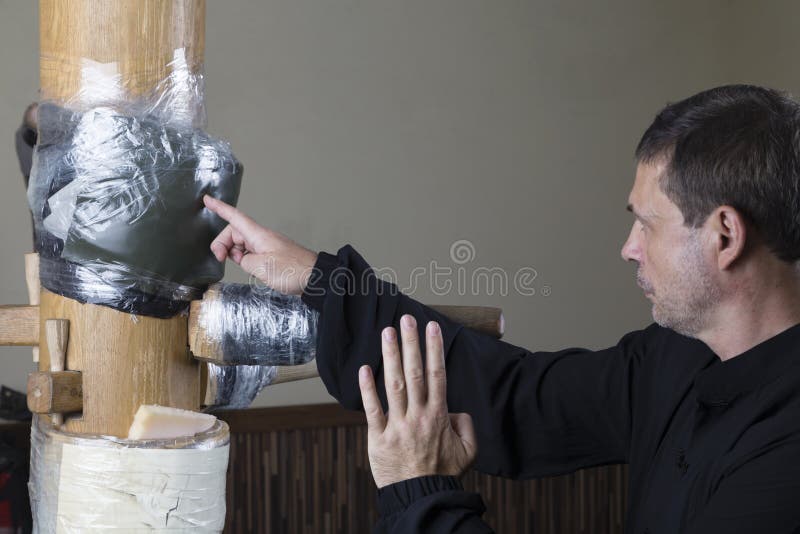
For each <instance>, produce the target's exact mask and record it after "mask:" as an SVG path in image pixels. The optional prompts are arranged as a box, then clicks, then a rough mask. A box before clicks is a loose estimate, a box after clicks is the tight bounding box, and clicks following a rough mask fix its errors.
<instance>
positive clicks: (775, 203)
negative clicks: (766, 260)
mask: <svg viewBox="0 0 800 534" xmlns="http://www.w3.org/2000/svg"><path fill="white" fill-rule="evenodd" d="M659 158H665V161H666V162H667V168H666V172H665V173H664V174H663V175H662V176H661V177H660V181H659V186H660V188H661V190H662V191H663V192H664V194H666V195H667V197H669V199H670V200H672V202H674V203H675V204H676V205H677V206H678V208H679V209H680V210H681V213H683V219H684V224H685V225H686V226H689V227H693V228H696V227H698V226H700V225H702V224H703V223H704V222H705V220H706V219H707V218H708V216H709V215H710V214H711V212H712V211H714V210H715V209H716V208H717V207H719V206H722V205H729V206H732V207H733V208H735V209H736V210H737V211H739V212H740V213H741V214H742V215H743V216H744V217H745V218H746V219H747V220H748V222H749V223H750V224H751V225H752V226H753V227H754V228H755V229H756V231H757V232H758V234H759V235H760V236H761V239H762V240H763V241H764V243H765V244H766V246H767V247H768V248H769V249H770V250H771V251H772V252H773V253H774V254H775V255H777V256H778V257H779V258H780V259H782V260H784V261H794V260H797V259H800V105H798V103H797V102H795V101H794V100H793V99H792V98H791V97H790V96H789V95H787V94H786V93H782V92H780V91H776V90H774V89H768V88H765V87H757V86H753V85H726V86H722V87H717V88H714V89H709V90H707V91H703V92H701V93H698V94H696V95H694V96H691V97H689V98H687V99H685V100H681V101H680V102H677V103H674V104H669V105H667V106H666V107H665V108H664V109H663V110H662V111H661V112H660V113H659V114H658V115H657V116H656V118H655V120H654V121H653V123H652V124H651V125H650V127H648V128H647V131H645V133H644V135H643V136H642V139H641V141H639V145H638V147H637V148H636V160H637V162H639V163H653V162H654V161H657V160H658V159H659Z"/></svg>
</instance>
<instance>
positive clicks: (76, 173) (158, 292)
mask: <svg viewBox="0 0 800 534" xmlns="http://www.w3.org/2000/svg"><path fill="white" fill-rule="evenodd" d="M84 62H85V65H84V66H83V71H82V72H83V75H84V82H85V83H84V84H83V86H84V87H86V88H87V89H86V90H81V91H79V93H78V95H77V96H76V97H75V100H74V101H71V102H56V103H54V102H42V103H41V104H40V105H39V109H38V123H39V139H38V145H37V147H36V151H35V153H34V161H33V168H32V171H31V180H30V184H29V187H28V202H29V205H30V207H31V210H32V212H33V219H34V234H35V242H36V249H37V252H39V254H40V257H41V261H42V269H41V272H40V277H41V282H42V285H43V286H44V287H45V288H47V289H48V290H50V291H52V292H55V293H58V294H61V295H64V296H67V297H70V298H73V299H76V300H79V301H81V302H90V303H93V304H101V305H106V306H110V307H113V308H115V309H118V310H122V311H126V312H129V313H136V314H142V315H150V316H155V317H169V316H172V315H175V314H176V313H178V312H181V311H183V310H185V309H186V308H187V306H188V302H189V301H190V300H193V299H197V298H200V296H201V294H202V291H203V290H204V289H205V287H207V286H208V285H209V284H211V283H213V282H216V281H218V280H220V279H221V278H222V276H223V274H224V264H222V263H220V262H218V261H217V260H216V259H215V258H214V256H213V254H212V253H211V251H210V250H209V245H210V243H211V241H212V240H213V239H214V237H215V236H216V235H217V234H218V233H219V232H220V231H221V230H222V229H223V228H224V227H225V222H224V221H223V220H222V219H220V218H219V217H218V216H216V215H215V214H213V213H211V212H210V211H208V210H207V209H205V207H204V206H203V202H202V197H203V195H205V194H209V195H211V196H214V197H216V198H219V199H221V200H224V201H225V202H228V203H231V204H235V203H236V201H237V199H238V195H239V189H240V185H241V177H242V165H241V164H240V163H239V161H238V160H237V159H236V158H235V156H234V155H233V153H232V151H231V149H230V146H229V145H228V144H227V143H226V142H225V141H222V140H220V139H216V138H214V137H212V136H210V135H208V134H207V133H205V132H204V131H203V130H202V129H201V128H202V126H203V124H204V109H203V105H202V103H203V78H202V74H199V73H193V72H191V71H190V70H189V68H188V67H187V64H186V61H185V58H184V56H183V53H182V50H178V51H176V52H175V57H174V58H173V61H172V63H171V64H170V66H169V69H168V72H169V74H168V75H167V77H166V78H165V79H164V80H162V81H161V83H159V84H158V86H157V87H156V89H155V90H154V91H152V92H151V93H149V94H147V95H146V96H144V97H141V98H137V99H135V100H127V99H125V98H124V95H123V93H122V90H121V89H120V88H121V87H122V85H121V83H120V80H119V79H118V78H119V75H118V74H116V70H115V67H114V64H99V63H96V62H93V61H89V60H84Z"/></svg>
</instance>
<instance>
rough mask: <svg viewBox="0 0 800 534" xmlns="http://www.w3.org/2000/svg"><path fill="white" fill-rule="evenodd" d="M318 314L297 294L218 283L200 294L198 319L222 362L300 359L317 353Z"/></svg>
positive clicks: (290, 361)
mask: <svg viewBox="0 0 800 534" xmlns="http://www.w3.org/2000/svg"><path fill="white" fill-rule="evenodd" d="M318 319H319V314H318V313H317V311H316V310H313V309H311V308H309V307H308V306H306V305H305V304H304V303H303V301H302V300H301V299H300V297H297V296H293V295H284V294H282V293H279V292H277V291H274V290H272V289H269V288H265V287H258V286H252V285H247V284H217V285H215V286H212V287H211V288H210V289H209V291H208V292H206V295H205V297H204V298H203V301H202V305H201V309H200V316H199V318H198V325H199V327H200V329H201V330H202V331H203V333H204V336H205V340H206V343H207V345H208V346H211V347H212V349H211V350H212V352H214V353H215V354H217V355H218V356H220V358H219V359H214V362H215V363H218V364H220V365H262V366H273V365H300V364H304V363H307V362H309V361H311V360H313V359H314V356H315V354H316V342H317V321H318ZM198 356H200V357H203V355H202V354H201V355H198Z"/></svg>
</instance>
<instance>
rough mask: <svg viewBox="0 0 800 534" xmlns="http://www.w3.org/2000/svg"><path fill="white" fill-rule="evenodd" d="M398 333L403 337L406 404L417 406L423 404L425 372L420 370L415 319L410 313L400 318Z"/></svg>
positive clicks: (420, 359) (424, 398) (424, 397)
mask: <svg viewBox="0 0 800 534" xmlns="http://www.w3.org/2000/svg"><path fill="white" fill-rule="evenodd" d="M400 334H401V337H402V338H403V374H404V375H405V377H406V389H407V390H408V406H409V407H418V406H422V405H423V404H425V400H426V398H427V394H426V393H425V374H424V372H423V371H422V356H421V355H420V348H419V333H418V332H417V321H416V320H415V319H414V317H413V316H411V315H403V316H402V317H401V318H400Z"/></svg>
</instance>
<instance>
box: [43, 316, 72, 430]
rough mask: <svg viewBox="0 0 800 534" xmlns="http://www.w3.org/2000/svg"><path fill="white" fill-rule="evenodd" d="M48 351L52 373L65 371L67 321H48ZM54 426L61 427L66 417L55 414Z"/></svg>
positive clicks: (67, 338)
mask: <svg viewBox="0 0 800 534" xmlns="http://www.w3.org/2000/svg"><path fill="white" fill-rule="evenodd" d="M44 328H45V336H46V339H47V350H48V351H49V352H50V371H52V372H57V371H63V370H64V366H65V365H66V363H67V343H68V342H69V321H68V320H67V319H48V320H47V321H46V322H45V324H44ZM51 418H52V421H53V425H55V426H61V425H62V424H63V423H64V416H63V415H61V414H60V413H54V414H52V416H51Z"/></svg>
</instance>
